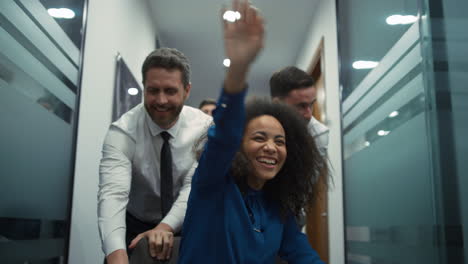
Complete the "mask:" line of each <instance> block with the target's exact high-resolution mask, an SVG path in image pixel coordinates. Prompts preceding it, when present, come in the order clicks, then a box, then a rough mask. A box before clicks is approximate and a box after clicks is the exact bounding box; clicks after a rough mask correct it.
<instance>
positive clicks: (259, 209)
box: [179, 91, 323, 264]
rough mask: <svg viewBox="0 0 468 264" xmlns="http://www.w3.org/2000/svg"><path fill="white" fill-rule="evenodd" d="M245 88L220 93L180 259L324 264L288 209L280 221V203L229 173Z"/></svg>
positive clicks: (242, 118)
mask: <svg viewBox="0 0 468 264" xmlns="http://www.w3.org/2000/svg"><path fill="white" fill-rule="evenodd" d="M244 97H245V92H242V93H239V94H234V95H229V94H226V93H224V91H223V92H222V93H221V96H220V98H219V100H218V104H217V108H216V110H215V112H214V116H213V118H214V121H215V124H216V125H215V126H213V127H211V128H210V129H209V131H208V142H207V144H206V146H205V150H204V152H203V154H202V156H201V158H200V161H199V165H198V168H197V170H196V171H195V174H194V176H193V179H192V191H191V193H190V197H189V201H188V205H187V213H186V215H185V222H184V225H183V228H182V242H181V246H180V252H179V263H207V264H211V263H213V264H221V263H222V264H227V263H233V264H249V263H255V264H260V263H262V264H263V263H268V264H273V263H275V258H276V256H277V255H279V256H280V257H281V258H282V259H284V260H287V261H288V263H289V264H296V263H299V264H300V263H307V264H323V262H322V261H321V260H320V258H319V257H318V255H317V253H316V252H315V251H314V250H313V249H312V248H311V246H310V245H309V243H308V241H307V238H306V236H305V235H304V234H303V233H301V232H300V231H299V228H298V226H297V224H296V221H295V219H294V217H293V216H292V215H290V216H289V217H287V219H286V220H285V221H283V220H282V219H281V217H280V210H279V205H278V204H275V203H274V202H270V201H268V200H267V199H266V197H265V195H264V194H263V192H262V191H255V190H253V189H250V190H248V191H247V193H246V194H245V195H243V194H242V193H241V192H240V190H239V188H238V187H237V185H236V183H235V181H234V179H233V177H231V176H230V174H229V169H230V167H231V162H232V160H233V158H234V155H235V153H236V152H237V151H238V149H239V146H240V143H241V140H242V133H243V127H244V121H245V109H244Z"/></svg>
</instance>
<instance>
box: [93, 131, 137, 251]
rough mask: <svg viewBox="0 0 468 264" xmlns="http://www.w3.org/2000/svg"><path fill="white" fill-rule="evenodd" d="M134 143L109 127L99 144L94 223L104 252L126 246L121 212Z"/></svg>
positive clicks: (123, 219)
mask: <svg viewBox="0 0 468 264" xmlns="http://www.w3.org/2000/svg"><path fill="white" fill-rule="evenodd" d="M134 149H135V143H134V142H133V140H132V139H131V138H130V137H128V136H127V135H126V134H124V133H123V132H122V131H120V130H119V129H118V128H115V127H111V128H110V129H109V131H108V133H107V135H106V139H105V141H104V145H103V148H102V159H101V164H100V166H99V191H98V226H99V234H100V236H101V241H102V247H103V251H104V253H105V254H106V256H107V255H109V254H110V253H112V252H114V251H116V250H118V249H126V245H125V231H126V225H125V212H126V208H127V203H128V195H129V193H130V183H131V173H132V164H131V157H133V154H134Z"/></svg>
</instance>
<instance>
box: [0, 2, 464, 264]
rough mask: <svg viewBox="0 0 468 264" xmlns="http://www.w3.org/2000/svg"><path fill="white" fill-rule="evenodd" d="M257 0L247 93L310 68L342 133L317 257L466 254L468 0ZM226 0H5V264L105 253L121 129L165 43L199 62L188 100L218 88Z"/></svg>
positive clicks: (438, 260)
mask: <svg viewBox="0 0 468 264" xmlns="http://www.w3.org/2000/svg"><path fill="white" fill-rule="evenodd" d="M251 2H252V4H253V5H255V6H256V7H258V8H259V10H261V14H262V15H263V16H264V17H265V21H266V29H265V32H266V33H265V34H266V39H265V47H264V50H263V51H262V53H261V54H260V56H259V58H258V59H257V61H256V62H255V63H254V64H253V66H252V69H251V72H250V75H249V79H248V84H249V95H251V96H258V97H269V96H270V89H269V80H270V77H271V76H272V74H273V73H275V72H277V71H279V70H280V69H282V68H284V67H286V66H296V67H298V68H300V69H302V70H304V71H305V72H307V73H308V74H310V75H311V76H312V77H313V78H314V79H315V84H314V87H315V88H316V91H317V98H316V102H315V103H314V105H313V106H312V107H313V108H312V111H313V116H314V117H315V119H317V120H319V121H320V122H321V123H323V124H324V125H326V126H327V127H328V129H329V140H328V151H327V158H328V160H329V166H330V176H331V183H330V188H329V190H328V192H327V193H325V194H323V195H321V196H320V199H318V201H317V203H316V204H311V205H310V207H311V211H310V212H309V213H308V214H307V216H306V227H305V228H304V229H303V231H304V232H305V233H306V234H307V236H308V238H309V242H311V244H312V246H313V247H314V248H315V249H316V250H317V252H318V253H319V255H320V257H321V259H322V260H324V261H325V262H326V263H330V264H344V263H347V264H410V263H411V264H419V263H421V264H463V263H465V264H468V245H467V243H468V242H467V241H468V226H467V223H468V194H467V192H466V191H465V189H466V187H467V186H468V174H467V171H468V140H467V138H466V135H468V86H467V85H466V84H467V83H468V31H467V28H468V14H467V12H466V10H468V1H466V0H395V1H384V0H295V1H280V0H262V1H260V0H251ZM229 3H230V1H228V0H222V1H219V0H198V1H187V0H134V1H124V0H113V1H110V0H4V1H1V2H0V122H1V124H2V129H1V131H2V132H0V133H1V134H0V149H1V152H0V188H1V192H0V263H2V264H3V263H5V264H16V263H21V264H26V263H28V264H46V263H48V264H49V263H50V264H52V263H57V264H58V263H70V264H82V263H85V264H88V263H90V264H91V263H93V264H94V263H102V261H103V260H104V257H105V256H104V253H103V249H102V245H101V237H100V233H99V229H98V219H97V211H98V205H97V202H98V201H97V195H98V185H99V164H100V160H101V156H102V153H101V149H102V145H103V141H104V138H105V136H106V132H107V129H108V128H109V125H110V124H111V123H112V122H113V121H115V120H116V119H117V118H118V117H120V116H121V115H122V114H123V113H125V112H126V111H128V110H129V109H130V108H132V107H133V106H135V105H137V104H139V103H140V102H142V100H143V86H142V76H141V65H142V62H143V61H144V59H145V57H146V56H147V55H148V54H149V53H150V52H151V51H153V50H155V49H156V48H160V47H171V48H176V49H178V50H180V51H182V52H183V53H184V54H185V55H187V57H188V58H189V60H190V64H191V67H192V75H191V83H192V88H191V93H190V96H189V98H188V99H187V101H186V102H185V103H186V104H187V105H189V106H193V107H195V108H197V107H198V105H199V103H200V102H201V101H203V100H204V99H206V98H217V96H218V94H219V89H220V85H221V84H222V81H223V76H224V72H225V71H226V67H229V61H228V60H227V59H228V58H226V57H225V55H224V54H225V53H224V50H223V42H222V26H221V25H222V19H221V18H220V16H221V15H222V14H220V9H221V7H222V5H223V4H229ZM232 15H233V16H234V17H235V16H236V14H235V12H232ZM225 19H229V18H226V17H225ZM207 254H208V253H207Z"/></svg>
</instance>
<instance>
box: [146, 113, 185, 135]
mask: <svg viewBox="0 0 468 264" xmlns="http://www.w3.org/2000/svg"><path fill="white" fill-rule="evenodd" d="M184 107H185V106H184ZM143 109H144V111H145V122H146V123H147V124H148V127H149V130H150V133H151V135H152V136H153V137H154V136H157V135H159V134H160V133H161V132H163V131H167V133H169V134H170V135H171V137H172V138H176V137H177V133H178V132H179V128H180V123H181V122H182V121H181V119H183V116H184V108H182V111H180V114H179V117H178V118H177V121H176V122H175V124H174V125H173V126H172V127H171V128H169V129H162V128H161V127H160V126H158V125H157V124H156V123H155V122H154V121H153V119H152V118H151V116H150V115H149V114H148V111H146V108H143Z"/></svg>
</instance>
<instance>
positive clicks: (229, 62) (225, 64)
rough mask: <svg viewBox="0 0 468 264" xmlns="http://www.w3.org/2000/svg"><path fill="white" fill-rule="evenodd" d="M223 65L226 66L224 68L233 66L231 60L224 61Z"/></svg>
mask: <svg viewBox="0 0 468 264" xmlns="http://www.w3.org/2000/svg"><path fill="white" fill-rule="evenodd" d="M223 65H224V67H229V66H231V60H230V59H224V60H223Z"/></svg>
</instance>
